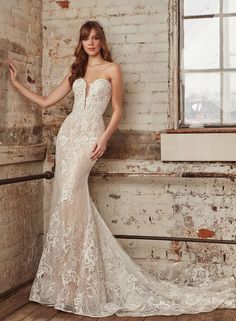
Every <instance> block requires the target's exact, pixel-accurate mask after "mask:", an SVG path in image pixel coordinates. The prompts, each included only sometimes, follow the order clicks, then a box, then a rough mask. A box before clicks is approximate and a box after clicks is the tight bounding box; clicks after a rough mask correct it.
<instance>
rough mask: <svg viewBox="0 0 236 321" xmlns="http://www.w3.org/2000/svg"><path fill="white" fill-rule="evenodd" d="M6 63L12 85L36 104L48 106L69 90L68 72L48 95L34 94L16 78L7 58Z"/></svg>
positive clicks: (12, 65) (14, 70) (13, 67)
mask: <svg viewBox="0 0 236 321" xmlns="http://www.w3.org/2000/svg"><path fill="white" fill-rule="evenodd" d="M7 63H8V65H9V71H10V78H11V82H12V84H13V86H14V87H15V88H16V89H17V90H18V91H19V92H20V93H21V94H22V95H24V96H25V97H26V98H28V99H29V100H31V101H32V102H34V103H36V104H37V105H39V106H41V107H42V108H48V107H50V106H52V105H54V104H56V103H57V102H58V101H60V100H61V99H62V98H64V97H65V96H66V95H67V94H68V93H69V92H70V90H71V86H70V84H69V80H68V79H69V77H70V75H71V72H69V73H68V74H67V75H66V76H65V77H64V79H63V80H62V82H61V83H60V84H59V85H58V87H56V88H55V89H54V90H53V91H52V92H51V93H50V94H49V95H48V96H41V95H38V94H36V93H35V92H33V91H31V90H30V89H28V88H26V87H24V86H23V85H22V84H21V83H20V82H19V81H18V80H17V79H16V76H17V70H16V67H15V66H14V64H13V62H12V61H11V60H10V59H9V58H8V59H7Z"/></svg>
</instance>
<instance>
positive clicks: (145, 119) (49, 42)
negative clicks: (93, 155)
mask: <svg viewBox="0 0 236 321" xmlns="http://www.w3.org/2000/svg"><path fill="white" fill-rule="evenodd" d="M173 3H174V2H173V1H172V0H170V3H169V1H167V0H159V1H156V0H155V1H152V0H147V1H141V0H132V1H130V2H129V3H128V2H127V1H123V0H120V1H113V0H101V1H100V0H99V1H98V0H97V1H96V0H90V1H83V0H82V1H79V2H78V1H76V0H72V1H46V0H44V1H43V16H42V17H43V22H42V23H43V39H44V50H43V57H44V59H43V88H44V92H45V93H49V92H50V91H51V90H52V89H53V88H54V86H56V85H57V84H59V82H60V81H61V79H62V76H63V75H64V74H65V73H66V72H67V70H68V67H69V66H70V64H71V62H72V61H74V58H73V51H74V48H75V47H76V41H77V38H78V35H79V28H80V26H81V24H82V23H83V22H85V21H86V20H87V19H97V20H99V21H100V22H101V23H102V25H103V27H104V29H105V32H106V35H107V40H108V44H109V47H110V49H111V52H112V56H113V59H114V61H116V62H118V63H120V64H121V67H122V70H123V75H124V82H125V98H124V116H123V119H122V122H121V125H120V127H119V131H117V132H116V133H115V134H114V135H113V137H112V138H111V140H110V144H109V148H108V150H107V152H106V154H105V155H104V157H103V158H102V159H100V160H99V162H97V164H96V166H95V167H94V172H96V171H99V169H100V168H102V169H103V171H105V172H106V171H107V172H109V171H111V170H112V171H113V172H118V171H119V170H120V168H122V170H123V171H125V172H127V171H130V170H132V169H134V170H136V171H137V172H145V171H146V172H150V171H156V170H158V171H161V170H163V171H166V170H171V169H172V168H173V170H174V171H176V172H180V171H181V170H183V168H185V169H188V170H189V171H191V169H197V170H199V171H204V170H205V171H207V170H209V169H211V168H214V170H215V171H230V169H232V164H221V163H215V164H213V165H211V164H209V163H201V164H200V163H191V164H190V163H186V164H183V163H170V164H163V163H162V162H161V161H160V150H159V145H158V143H157V142H156V141H155V139H154V133H155V132H158V131H159V130H162V129H165V128H168V126H169V124H170V122H171V120H170V118H171V117H172V116H173V115H170V113H169V110H170V109H169V106H170V103H171V101H170V97H171V96H170V93H169V82H170V81H172V79H171V78H170V74H171V72H172V70H170V66H171V65H172V64H171V61H172V59H173V56H172V54H171V52H170V51H169V45H170V43H169V39H170V38H169V36H170V35H169V34H168V32H169V27H170V26H169V21H170V20H169V16H170V13H171V12H170V11H169V10H173V9H174V6H172V4H173ZM169 4H170V5H169ZM72 105H73V95H72V93H71V94H70V95H69V96H67V97H66V98H65V99H64V100H62V101H61V102H59V103H58V104H57V105H56V106H54V107H51V108H50V109H48V110H47V111H46V112H45V113H44V115H43V121H44V128H45V131H44V138H45V139H46V140H47V141H48V143H49V145H48V146H49V147H48V154H47V160H46V162H45V168H46V169H50V168H51V166H52V165H53V159H54V152H55V150H54V142H55V137H56V135H57V131H58V129H59V127H60V125H61V124H62V122H63V120H64V118H65V117H66V116H67V115H68V114H69V113H70V111H71V109H72ZM110 116H111V105H109V106H108V109H107V111H106V113H105V121H106V123H108V122H109V120H110ZM173 117H174V116H173ZM50 188H51V186H50V185H49V184H47V185H46V186H45V190H48V191H50ZM90 189H91V196H92V198H93V199H94V201H95V202H96V204H97V207H98V209H99V211H100V213H101V215H102V217H104V219H105V220H106V222H107V224H108V225H109V227H110V228H111V230H112V231H113V232H114V233H117V232H120V231H124V230H125V232H127V233H130V234H132V233H134V234H135V233H140V234H155V235H158V234H161V235H167V236H185V237H188V236H192V237H207V236H209V235H213V236H214V237H216V238H221V237H222V238H226V239H232V238H233V239H234V238H235V232H234V229H233V224H235V213H234V208H235V204H234V197H233V196H234V189H235V187H234V184H233V183H232V182H230V181H227V180H223V179H182V178H168V179H159V178H156V179H154V178H153V179H146V178H143V177H142V176H139V177H136V178H129V177H128V176H127V177H123V178H122V179H121V178H118V177H117V178H109V177H108V178H106V179H103V178H102V177H97V178H90ZM45 195H49V194H48V193H46V194H45ZM48 199H49V198H48V196H46V197H45V211H44V214H45V221H46V220H47V218H48V213H47V208H48V205H47V204H48ZM45 228H47V227H46V226H45ZM122 244H123V245H124V247H125V248H126V250H127V251H128V252H129V254H130V255H132V256H133V257H134V258H136V259H137V260H139V261H140V262H143V263H142V264H144V266H145V267H146V268H147V269H151V268H152V267H153V266H154V269H157V270H158V269H161V268H164V269H165V267H166V266H168V265H169V264H173V262H175V263H177V264H180V265H181V264H185V263H188V262H196V263H198V264H204V265H206V267H208V268H209V269H210V268H212V263H214V265H213V266H214V268H215V269H216V272H217V273H221V272H220V271H222V273H224V274H226V275H230V274H231V273H232V271H233V269H234V271H235V260H234V257H235V250H234V248H233V247H232V246H222V245H203V244H187V245H186V244H183V243H181V242H180V243H175V242H174V243H171V242H149V241H132V242H131V241H125V240H122Z"/></svg>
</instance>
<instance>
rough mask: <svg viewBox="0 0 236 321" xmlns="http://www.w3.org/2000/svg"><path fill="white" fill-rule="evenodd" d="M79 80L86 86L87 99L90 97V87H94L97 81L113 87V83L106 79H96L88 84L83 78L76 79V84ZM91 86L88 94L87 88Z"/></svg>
mask: <svg viewBox="0 0 236 321" xmlns="http://www.w3.org/2000/svg"><path fill="white" fill-rule="evenodd" d="M77 80H82V81H83V83H84V84H85V99H87V98H88V97H89V94H90V87H91V86H92V85H94V84H95V83H96V82H97V81H105V82H106V83H107V84H109V85H110V87H111V82H110V81H109V80H108V79H106V78H97V79H94V80H93V81H92V82H90V83H87V81H86V80H85V79H84V78H83V77H80V78H77V79H75V81H74V83H75V82H76V81H77ZM88 85H89V89H88V92H87V86H88Z"/></svg>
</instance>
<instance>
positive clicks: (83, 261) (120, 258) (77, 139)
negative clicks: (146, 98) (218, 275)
mask: <svg viewBox="0 0 236 321" xmlns="http://www.w3.org/2000/svg"><path fill="white" fill-rule="evenodd" d="M89 87H90V88H89V92H88V95H87V97H86V83H85V81H84V80H83V79H82V78H79V79H77V80H76V81H75V82H74V83H73V91H74V97H75V100H74V105H73V110H72V112H71V114H70V115H68V116H67V118H66V119H65V120H64V122H63V124H62V126H61V127H60V130H59V132H58V136H57V141H56V171H55V176H54V181H53V191H52V198H51V203H50V220H49V227H48V231H47V234H46V240H45V245H44V249H43V253H42V256H41V259H40V262H39V266H38V270H37V274H36V277H35V279H34V282H33V285H32V288H31V292H30V297H29V300H31V301H36V302H39V303H41V304H44V305H47V306H54V308H55V309H58V310H62V311H66V312H71V313H74V314H80V315H86V316H92V317H103V316H109V315H112V314H114V313H115V314H116V315H118V316H150V315H178V314H182V313H199V312H203V311H211V310H213V309H215V308H217V307H228V308H235V307H236V306H235V297H236V292H235V280H234V278H233V277H232V278H229V279H222V280H219V281H218V282H215V283H212V282H203V283H204V286H201V285H199V284H197V282H196V283H194V284H191V286H189V285H184V284H176V283H175V282H174V280H163V279H155V278H154V277H153V276H152V275H151V274H148V273H147V272H146V271H145V270H144V269H142V268H141V266H139V265H138V264H136V263H135V262H134V260H132V259H131V257H129V255H128V254H127V253H126V251H125V250H124V249H123V248H122V246H121V245H120V243H119V242H118V241H117V240H116V239H115V238H114V237H113V235H112V233H111V231H110V230H109V228H108V227H107V225H106V223H105V221H104V220H103V219H102V217H101V215H100V214H99V213H98V211H97V209H96V207H95V204H94V203H93V201H92V199H91V197H90V195H89V189H88V175H89V172H90V170H91V168H92V167H93V165H94V164H95V162H96V160H94V161H93V160H91V159H90V157H89V156H90V153H91V150H92V147H93V145H94V144H95V143H96V141H97V139H98V138H99V137H100V135H101V134H102V133H103V131H104V129H105V126H104V122H103V117H102V116H103V113H104V111H105V109H106V107H107V105H108V103H109V101H110V98H111V84H110V82H109V81H108V80H106V79H97V80H95V81H94V82H93V83H92V84H90V86H89ZM193 270H194V273H195V274H196V275H201V274H200V273H201V272H202V271H200V270H199V271H200V272H199V273H198V272H197V269H193ZM194 273H193V275H194ZM204 275H205V276H206V275H207V274H206V273H205V274H204Z"/></svg>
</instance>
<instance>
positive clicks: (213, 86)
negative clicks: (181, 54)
mask: <svg viewBox="0 0 236 321" xmlns="http://www.w3.org/2000/svg"><path fill="white" fill-rule="evenodd" d="M184 96H185V97H184V100H185V102H184V105H185V107H184V109H185V110H184V123H185V124H204V123H219V122H220V75H219V73H186V74H185V83H184Z"/></svg>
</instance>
